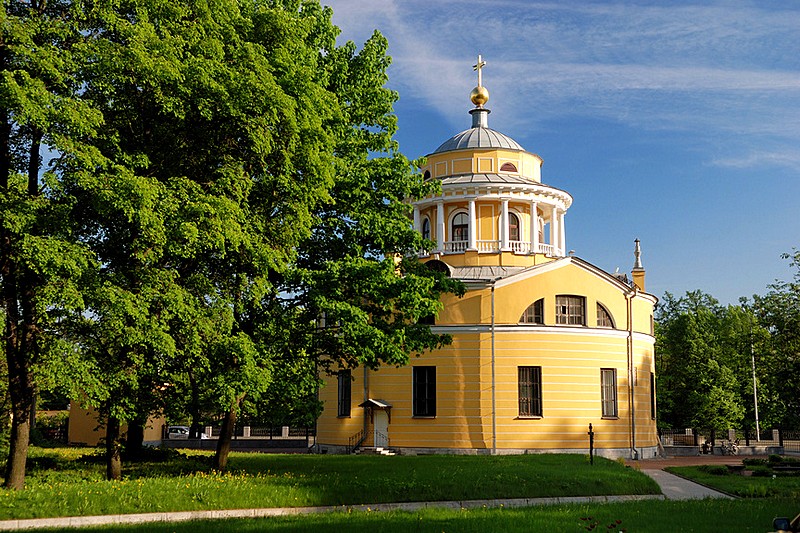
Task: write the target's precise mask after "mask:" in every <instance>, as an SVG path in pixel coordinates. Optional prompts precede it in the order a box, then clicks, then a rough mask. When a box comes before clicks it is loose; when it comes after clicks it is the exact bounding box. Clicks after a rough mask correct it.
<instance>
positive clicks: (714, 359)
mask: <svg viewBox="0 0 800 533" xmlns="http://www.w3.org/2000/svg"><path fill="white" fill-rule="evenodd" d="M657 326H658V327H657V328H656V358H657V371H658V373H659V376H660V377H659V381H658V387H659V389H658V394H659V408H660V418H661V420H662V422H665V423H667V424H669V425H672V426H673V427H703V428H711V429H717V430H725V429H727V428H730V427H738V426H739V425H740V424H741V422H742V421H743V419H744V416H745V406H746V405H751V404H752V389H750V394H749V396H748V394H747V392H748V389H747V387H746V385H747V383H748V381H747V370H748V369H749V364H748V363H749V357H748V356H749V351H746V350H748V349H749V340H750V339H752V338H753V333H752V332H753V330H754V329H757V326H755V325H754V318H753V316H752V313H749V312H747V311H745V310H742V309H741V308H739V307H735V306H728V307H722V306H720V305H719V304H718V303H717V301H716V300H714V299H713V298H712V297H710V296H709V295H706V294H703V293H701V292H699V291H697V292H689V293H687V294H686V296H685V297H683V298H679V299H675V298H674V297H673V296H672V295H671V294H669V293H667V294H666V295H665V297H664V300H663V302H662V304H661V305H660V307H659V312H658V316H657ZM751 383H752V382H751ZM748 398H749V399H750V400H749V401H748Z"/></svg>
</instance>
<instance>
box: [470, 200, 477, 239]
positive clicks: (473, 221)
mask: <svg viewBox="0 0 800 533" xmlns="http://www.w3.org/2000/svg"><path fill="white" fill-rule="evenodd" d="M477 249H478V223H477V216H476V215H475V198H471V199H470V201H469V248H468V250H477Z"/></svg>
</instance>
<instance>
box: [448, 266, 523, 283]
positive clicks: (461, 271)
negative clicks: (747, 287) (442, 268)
mask: <svg viewBox="0 0 800 533" xmlns="http://www.w3.org/2000/svg"><path fill="white" fill-rule="evenodd" d="M526 268H530V267H504V266H469V267H454V266H451V267H450V271H451V275H450V277H452V278H455V279H460V280H462V281H492V280H494V279H500V278H507V277H509V276H513V275H514V274H518V273H520V272H522V271H523V270H525V269H526Z"/></svg>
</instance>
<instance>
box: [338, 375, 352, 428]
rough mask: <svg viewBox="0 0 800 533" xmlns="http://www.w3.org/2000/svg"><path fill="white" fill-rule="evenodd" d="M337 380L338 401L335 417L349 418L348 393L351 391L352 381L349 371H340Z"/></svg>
mask: <svg viewBox="0 0 800 533" xmlns="http://www.w3.org/2000/svg"><path fill="white" fill-rule="evenodd" d="M337 377H338V379H339V401H338V406H339V407H338V409H337V413H338V415H337V416H345V417H346V416H350V391H351V390H352V384H353V380H352V377H351V374H350V371H349V370H340V371H339V373H338V375H337Z"/></svg>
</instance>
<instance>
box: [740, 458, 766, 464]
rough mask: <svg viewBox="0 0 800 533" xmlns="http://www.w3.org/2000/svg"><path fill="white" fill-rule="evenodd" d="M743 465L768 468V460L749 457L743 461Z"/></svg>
mask: <svg viewBox="0 0 800 533" xmlns="http://www.w3.org/2000/svg"><path fill="white" fill-rule="evenodd" d="M742 464H744V465H745V466H766V465H767V460H766V459H756V458H749V457H747V458H744V459H742Z"/></svg>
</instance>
